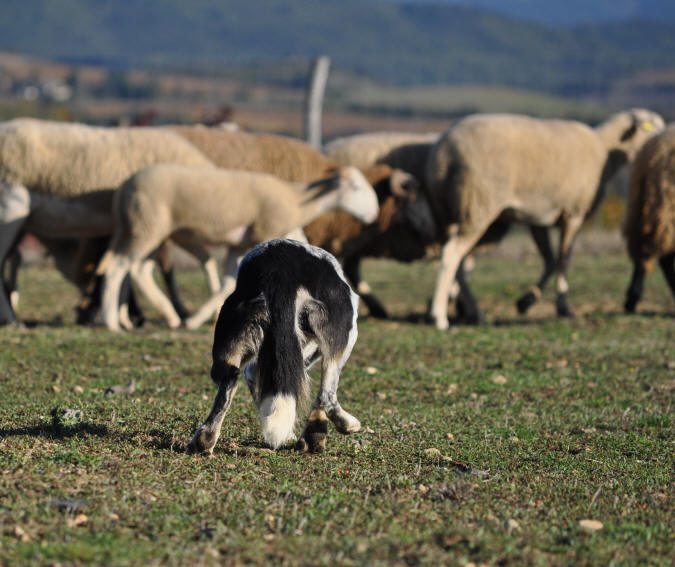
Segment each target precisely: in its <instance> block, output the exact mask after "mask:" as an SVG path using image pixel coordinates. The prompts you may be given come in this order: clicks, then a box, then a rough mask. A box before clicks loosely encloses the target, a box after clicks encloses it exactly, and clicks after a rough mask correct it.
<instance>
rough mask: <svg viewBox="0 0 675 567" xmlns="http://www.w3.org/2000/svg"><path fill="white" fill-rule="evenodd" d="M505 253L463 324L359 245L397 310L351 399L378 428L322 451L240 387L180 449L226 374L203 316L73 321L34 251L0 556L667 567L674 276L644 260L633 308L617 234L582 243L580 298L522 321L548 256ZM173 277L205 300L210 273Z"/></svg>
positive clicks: (2, 443) (362, 367)
mask: <svg viewBox="0 0 675 567" xmlns="http://www.w3.org/2000/svg"><path fill="white" fill-rule="evenodd" d="M507 252H508V250H507V249H502V252H500V249H497V252H495V253H492V254H490V255H489V256H487V257H483V258H479V261H478V263H477V267H476V269H475V271H474V273H473V275H472V282H473V286H474V289H475V291H476V294H477V296H478V297H479V299H480V301H481V304H482V306H483V307H484V309H485V311H486V314H487V315H488V319H489V323H488V324H486V325H483V326H480V327H455V328H452V329H451V330H450V331H448V332H439V331H436V330H435V329H434V328H432V327H429V326H426V325H423V324H421V323H411V322H408V319H409V315H410V314H411V313H413V314H421V313H422V312H423V311H424V306H425V303H426V299H427V297H428V295H429V293H430V292H431V289H432V288H433V277H434V268H435V264H434V262H419V263H416V264H413V265H411V266H406V265H398V264H395V263H391V262H383V261H379V262H375V261H371V262H368V263H367V265H366V267H365V268H366V269H365V274H366V276H367V278H368V280H369V281H370V283H371V285H372V286H373V288H374V289H375V291H376V292H377V293H378V294H379V295H380V296H381V297H382V298H383V299H384V300H385V303H386V304H387V305H388V306H391V309H392V312H393V314H394V316H395V318H394V320H392V321H388V322H380V321H373V320H368V319H364V320H362V321H361V322H360V325H359V330H360V335H359V341H358V343H357V345H356V348H355V349H354V353H353V354H352V357H351V359H350V361H349V362H348V364H347V366H346V368H345V370H344V373H343V376H342V380H341V385H340V398H341V402H342V405H343V406H344V407H345V408H346V409H347V410H348V411H350V412H352V413H354V414H355V415H356V416H357V417H359V418H360V419H361V421H362V424H363V430H362V431H361V432H359V433H357V434H355V435H353V436H351V437H342V436H340V435H339V434H337V433H336V432H335V431H334V430H332V431H331V432H330V434H329V438H328V446H327V451H326V453H324V454H321V455H305V454H298V453H296V452H294V451H292V450H280V451H278V452H276V453H275V452H272V451H269V450H268V449H266V448H265V447H264V446H263V444H262V440H261V437H260V428H259V424H258V420H257V416H256V413H255V411H254V407H253V404H252V402H251V401H250V399H249V397H248V393H247V392H246V391H245V390H246V389H245V388H244V389H240V391H239V394H238V396H237V398H236V399H235V403H234V405H233V408H232V410H231V412H230V414H229V415H228V416H227V418H226V421H225V425H224V427H223V433H222V437H221V440H220V441H219V443H218V445H217V447H216V450H215V452H214V455H213V457H212V458H203V457H199V458H195V457H192V456H188V455H185V454H184V453H183V452H182V450H183V449H184V447H185V444H186V442H187V440H188V439H189V438H190V436H191V434H192V431H193V430H194V428H195V426H196V425H197V424H198V423H199V422H200V421H201V420H203V419H204V417H205V416H206V414H207V413H208V410H209V408H210V404H211V401H212V398H213V395H214V393H215V392H214V387H213V385H212V384H211V382H210V380H209V378H208V371H209V367H210V349H211V344H212V329H211V328H210V327H208V326H205V327H203V328H202V329H201V330H200V331H199V332H188V331H184V330H178V331H169V330H167V329H166V328H165V327H164V326H163V325H162V324H161V323H160V322H159V320H158V319H157V317H156V315H155V314H154V313H152V312H149V313H148V314H149V316H150V318H151V320H150V321H149V324H148V325H147V327H146V328H144V329H142V330H139V331H137V332H134V333H132V334H120V335H115V334H111V333H109V332H107V331H106V330H104V329H102V328H95V329H82V328H78V327H76V326H74V325H73V324H72V320H73V313H72V305H73V304H74V301H75V299H76V293H75V292H74V291H73V290H72V288H71V287H69V285H68V284H67V283H65V282H63V281H62V279H60V278H59V276H58V275H57V274H56V273H55V272H54V271H53V270H51V269H47V268H40V267H32V268H28V269H25V270H24V271H23V272H22V275H21V280H20V286H21V289H22V291H23V296H22V301H23V305H22V310H21V312H22V314H23V316H24V317H25V318H27V319H33V320H36V321H37V324H36V325H35V326H34V327H31V328H27V329H20V330H17V329H0V352H1V353H2V355H1V356H0V388H1V390H0V391H1V392H2V394H1V395H2V404H1V405H0V472H1V473H2V474H1V475H0V558H1V559H0V563H1V564H2V565H24V564H38V565H39V564H42V565H53V564H57V563H58V564H67V565H84V564H106V565H153V564H162V565H164V564H166V565H197V564H205V565H208V564H227V565H243V564H255V565H262V564H275V565H336V564H340V565H441V564H451V565H452V564H457V565H465V564H467V563H468V562H473V563H475V564H481V563H484V564H488V565H523V564H532V565H672V548H673V539H672V532H673V524H674V518H673V506H672V502H673V500H672V498H673V491H672V474H673V465H674V462H673V453H674V451H673V422H672V419H673V418H672V413H671V406H672V402H673V387H674V386H675V348H674V346H673V345H674V344H675V325H674V324H673V323H674V322H675V319H673V312H674V309H673V301H672V298H671V297H670V292H669V291H668V290H667V288H666V286H665V284H664V282H663V281H662V277H661V276H660V274H653V275H652V276H651V277H650V278H649V279H648V284H647V289H646V292H645V293H646V297H645V300H644V303H643V304H641V305H640V308H641V311H642V313H641V314H639V315H637V316H632V317H629V316H625V315H623V314H622V313H621V310H620V305H621V302H622V299H623V293H624V288H625V285H626V283H627V280H628V277H629V265H628V261H627V260H626V259H625V258H624V255H623V253H618V252H616V253H614V252H609V253H604V254H602V255H599V256H592V255H590V254H587V253H583V252H584V250H583V248H582V249H581V250H579V252H580V253H579V254H577V256H576V257H575V258H574V259H573V261H572V266H571V269H570V284H571V292H570V301H571V304H572V306H573V308H575V309H576V311H577V313H578V315H579V316H578V317H577V318H576V319H575V320H571V321H559V320H557V319H556V318H555V317H553V307H552V303H551V302H552V299H553V294H552V292H550V291H549V292H548V293H546V294H545V297H544V299H543V300H542V302H541V304H540V305H537V306H535V307H534V308H533V310H532V313H531V316H530V317H528V318H519V317H518V316H516V315H515V314H514V308H513V301H514V300H515V299H516V297H517V296H518V294H519V293H520V292H521V291H522V290H524V289H525V288H526V287H527V286H528V285H529V284H530V283H531V282H532V280H533V279H534V278H536V275H537V272H538V270H539V263H538V261H537V260H536V259H535V258H534V257H533V255H532V254H530V253H529V252H528V249H526V250H524V251H523V252H521V253H519V255H518V254H516V255H513V254H510V253H507ZM498 253H499V254H498ZM181 284H182V287H183V289H185V296H186V298H187V299H188V301H190V302H193V303H192V304H193V305H194V302H195V301H197V300H198V298H199V297H202V294H203V291H202V288H203V287H204V286H203V278H202V277H201V274H199V273H198V272H184V273H181ZM369 367H372V368H370V372H369V371H368V369H369ZM498 376H501V377H503V378H504V379H505V382H504V380H503V379H501V378H498V379H497V380H495V378H497V377H498ZM131 379H135V380H136V384H137V386H136V391H135V392H133V393H131V394H117V395H105V390H106V388H108V387H109V386H111V385H114V384H121V385H126V384H127V383H128V382H129V381H130V380H131ZM55 408H59V409H65V408H72V409H78V410H81V411H82V412H83V418H82V420H81V421H77V419H71V420H68V419H64V420H61V419H58V418H55V417H53V416H52V410H53V409H55ZM429 449H435V450H432V451H429ZM56 499H76V500H81V501H84V504H83V506H82V507H81V508H80V509H77V510H70V511H69V510H61V509H59V507H58V506H55V505H53V504H52V503H53V501H55V500H56ZM82 515H84V516H86V518H85V517H84V516H82ZM583 519H593V520H598V521H600V522H602V524H603V526H604V527H603V529H601V530H599V531H596V532H587V531H585V530H584V529H582V528H581V527H580V526H579V521H580V520H583ZM509 521H511V523H510V524H509Z"/></svg>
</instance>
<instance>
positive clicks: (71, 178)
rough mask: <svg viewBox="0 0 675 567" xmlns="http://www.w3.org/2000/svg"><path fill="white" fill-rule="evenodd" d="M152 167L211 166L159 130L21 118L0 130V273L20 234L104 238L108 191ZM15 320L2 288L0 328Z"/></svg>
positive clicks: (107, 223)
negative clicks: (156, 164)
mask: <svg viewBox="0 0 675 567" xmlns="http://www.w3.org/2000/svg"><path fill="white" fill-rule="evenodd" d="M160 162H168V163H182V164H186V165H192V166H211V165H212V163H211V162H210V161H209V160H208V159H207V158H206V157H205V156H204V155H203V154H202V153H201V152H200V151H199V150H197V149H196V148H195V147H194V146H192V145H191V144H190V143H189V142H187V141H186V140H185V139H184V138H183V137H181V136H178V135H176V134H174V133H172V132H169V131H166V130H164V129H157V128H100V127H92V126H85V125H83V124H66V123H60V122H51V121H45V120H36V119H27V118H22V119H16V120H11V121H9V122H4V123H2V124H0V266H4V264H5V259H6V258H7V256H8V254H10V253H11V250H12V248H13V246H14V245H15V244H16V240H17V238H18V236H19V235H20V234H21V232H22V231H23V230H25V229H26V227H27V226H29V227H30V231H31V232H32V233H34V234H35V235H36V236H44V237H49V238H81V237H85V238H89V237H98V236H106V235H110V234H111V233H112V231H113V226H112V214H111V210H110V208H109V204H110V202H111V195H112V191H113V190H114V189H115V188H117V186H118V185H119V184H120V183H122V181H124V180H125V179H127V178H128V177H129V176H130V175H131V174H133V173H135V172H136V171H138V170H139V169H142V168H143V167H145V166H147V165H150V164H153V163H160ZM106 205H107V206H108V208H107V209H106ZM15 320H16V316H15V314H14V312H13V310H12V309H11V306H10V303H9V301H8V299H7V297H6V294H5V292H4V286H3V289H0V324H6V323H10V322H12V321H15Z"/></svg>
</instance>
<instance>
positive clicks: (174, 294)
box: [157, 242, 190, 319]
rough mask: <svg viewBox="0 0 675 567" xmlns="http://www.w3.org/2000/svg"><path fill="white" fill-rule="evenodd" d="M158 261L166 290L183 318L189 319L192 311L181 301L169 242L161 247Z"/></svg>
mask: <svg viewBox="0 0 675 567" xmlns="http://www.w3.org/2000/svg"><path fill="white" fill-rule="evenodd" d="M157 263H158V264H159V268H160V271H161V273H162V279H163V280H164V284H165V285H166V290H167V291H168V292H169V299H170V300H171V304H172V305H173V307H174V309H175V310H176V313H178V316H179V317H180V318H181V319H187V318H188V317H189V316H190V312H189V311H188V310H187V308H186V307H185V305H184V304H183V302H182V301H181V298H180V295H179V293H178V285H177V283H176V274H175V270H174V266H173V258H172V254H171V247H170V245H169V243H168V242H165V243H164V244H162V246H161V248H160V249H159V252H158V253H157Z"/></svg>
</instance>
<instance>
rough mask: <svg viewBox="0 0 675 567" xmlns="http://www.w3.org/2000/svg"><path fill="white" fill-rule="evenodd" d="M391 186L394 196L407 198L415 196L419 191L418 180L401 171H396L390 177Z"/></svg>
mask: <svg viewBox="0 0 675 567" xmlns="http://www.w3.org/2000/svg"><path fill="white" fill-rule="evenodd" d="M389 186H390V188H391V194H392V195H394V196H396V197H405V198H409V197H411V196H413V195H415V194H416V193H417V191H418V189H419V183H418V182H417V179H415V178H414V177H413V176H412V175H410V174H409V173H407V172H405V171H403V170H401V169H395V170H394V171H393V172H392V174H391V177H389Z"/></svg>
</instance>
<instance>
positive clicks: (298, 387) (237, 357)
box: [187, 239, 361, 454]
mask: <svg viewBox="0 0 675 567" xmlns="http://www.w3.org/2000/svg"><path fill="white" fill-rule="evenodd" d="M357 313H358V296H357V295H356V294H355V293H354V292H353V291H352V290H351V289H350V287H349V285H348V284H347V282H346V281H345V277H344V275H343V273H342V270H341V269H340V265H339V264H338V262H337V260H336V259H335V257H333V256H332V255H331V254H329V253H328V252H325V251H324V250H322V249H321V248H317V247H314V246H311V245H308V244H304V243H300V242H296V241H293V240H286V239H278V240H270V241H268V242H265V243H263V244H259V245H258V246H256V247H255V248H254V249H253V250H251V251H250V252H249V253H248V254H247V255H246V256H245V257H244V259H243V260H242V262H241V265H240V267H239V273H238V275H237V285H236V289H235V290H234V292H233V293H232V295H230V296H229V297H228V298H227V300H226V301H225V304H224V305H223V307H222V309H221V310H220V314H219V316H218V321H217V323H216V329H215V335H214V341H213V364H212V367H211V379H212V380H213V381H214V382H215V383H216V385H217V386H218V393H217V395H216V398H215V401H214V403H213V408H212V409H211V412H210V413H209V415H208V417H207V418H206V420H205V421H204V423H203V424H202V425H201V426H200V427H199V428H198V429H197V430H196V432H195V434H194V436H193V437H192V439H191V441H190V442H189V444H188V446H187V452H188V453H192V454H195V453H196V454H204V453H205V454H211V453H212V452H213V448H214V447H215V445H216V442H217V441H218V437H219V435H220V429H221V425H222V423H223V419H224V418H225V415H226V413H227V411H228V409H229V407H230V405H231V403H232V400H233V398H234V394H235V392H236V389H237V378H238V376H239V372H240V370H241V368H243V369H244V378H245V379H246V383H247V384H248V387H249V390H250V392H251V396H252V397H253V400H254V402H255V403H256V405H257V406H258V410H259V413H260V422H261V426H262V434H263V438H264V439H265V441H266V442H267V444H268V445H269V446H270V447H271V448H272V449H278V448H279V447H281V446H282V445H284V444H286V443H287V442H288V441H290V440H291V439H292V438H293V435H294V426H295V421H296V415H297V405H298V401H299V400H302V399H303V398H306V397H307V394H308V392H309V380H308V376H307V370H308V369H309V367H310V366H312V364H314V363H315V362H316V361H317V360H319V358H320V359H321V387H320V389H319V393H318V395H317V397H316V399H315V401H314V404H313V406H312V410H311V413H310V415H309V418H308V421H307V424H306V426H305V428H304V430H303V432H302V434H301V435H300V438H299V440H298V443H297V444H296V448H297V449H299V450H308V451H310V452H320V451H323V450H324V448H325V444H326V434H327V432H328V420H329V419H330V420H331V421H332V422H333V424H334V425H335V427H336V429H337V430H338V431H339V432H340V433H342V434H350V433H354V432H356V431H358V430H359V429H360V428H361V424H360V422H359V420H358V419H357V418H356V417H354V416H353V415H351V414H349V413H347V412H346V411H345V410H344V409H342V407H341V406H340V403H339V402H338V399H337V388H338V381H339V378H340V372H341V371H342V368H343V367H344V365H345V363H346V362H347V359H348V358H349V355H350V353H351V351H352V349H353V347H354V344H355V343H356V338H357V334H358V332H357V327H356V319H357Z"/></svg>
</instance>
